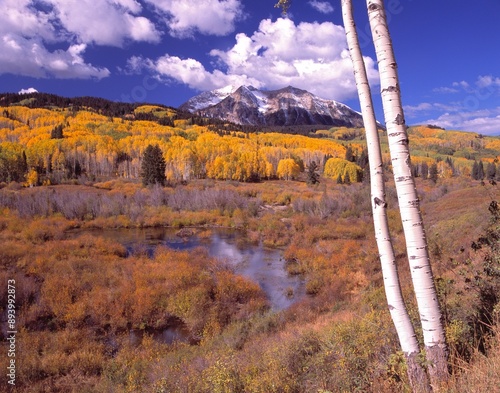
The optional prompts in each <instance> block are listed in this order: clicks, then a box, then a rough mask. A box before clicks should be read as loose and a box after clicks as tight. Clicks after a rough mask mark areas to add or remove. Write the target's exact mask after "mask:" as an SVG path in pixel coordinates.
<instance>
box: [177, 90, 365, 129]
mask: <svg viewBox="0 0 500 393" xmlns="http://www.w3.org/2000/svg"><path fill="white" fill-rule="evenodd" d="M179 109H181V110H187V111H189V112H192V113H196V114H198V115H200V116H206V117H212V118H219V119H221V120H226V121H231V122H233V123H236V124H248V125H255V126H263V125H267V126H290V125H330V126H346V127H363V120H362V118H361V115H360V114H359V113H358V112H356V111H354V110H352V109H351V108H349V107H348V106H346V105H344V104H341V103H339V102H336V101H333V100H325V99H323V98H320V97H317V96H315V95H314V94H312V93H310V92H308V91H306V90H302V89H298V88H296V87H293V86H287V87H284V88H282V89H279V90H259V89H257V88H255V87H253V86H239V87H238V88H236V89H235V86H227V87H224V88H221V89H217V90H212V91H209V92H204V93H202V94H200V95H198V96H196V97H193V98H191V99H190V100H188V101H187V102H186V103H184V104H182V105H181V106H180V107H179Z"/></svg>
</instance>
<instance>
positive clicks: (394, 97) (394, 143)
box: [367, 0, 449, 389]
mask: <svg viewBox="0 0 500 393" xmlns="http://www.w3.org/2000/svg"><path fill="white" fill-rule="evenodd" d="M367 5H368V16H369V20H370V26H371V30H372V35H373V42H374V45H375V51H376V54H377V60H378V64H379V72H380V84H381V86H380V88H381V95H382V103H383V108H384V116H385V121H386V127H387V135H388V139H389V149H390V153H391V161H392V165H393V171H394V179H395V183H396V190H397V194H398V201H399V209H400V212H401V219H402V222H403V229H404V234H405V239H406V248H407V253H408V259H409V264H410V270H411V277H412V281H413V286H414V289H415V295H416V298H417V305H418V310H419V314H420V320H421V323H422V329H423V335H424V344H425V349H426V357H427V360H428V363H429V366H428V368H429V375H430V378H431V384H432V386H433V388H436V389H438V388H439V386H440V385H441V384H442V383H443V382H444V381H446V380H447V379H448V377H449V374H448V362H447V359H448V349H447V346H446V341H445V333H444V328H443V324H442V320H441V316H442V314H441V310H440V307H439V302H438V297H437V293H436V287H435V284H434V279H433V275H432V270H431V264H430V259H429V252H428V248H427V239H426V236H425V231H424V226H423V222H422V215H421V213H420V206H419V200H418V196H417V190H416V187H415V180H414V178H413V175H412V172H411V164H410V151H409V147H408V142H409V141H408V135H407V133H406V124H405V119H404V114H403V108H402V104H401V94H400V88H399V82H398V74H397V64H396V60H395V58H394V52H393V48H392V42H391V38H390V35H389V30H388V27H387V20H386V15H385V9H384V4H383V1H382V0H367Z"/></svg>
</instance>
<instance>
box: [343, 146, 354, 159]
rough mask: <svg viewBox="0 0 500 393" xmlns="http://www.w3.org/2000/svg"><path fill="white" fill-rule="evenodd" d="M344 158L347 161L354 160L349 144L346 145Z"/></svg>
mask: <svg viewBox="0 0 500 393" xmlns="http://www.w3.org/2000/svg"><path fill="white" fill-rule="evenodd" d="M345 160H346V161H349V162H354V161H356V157H354V154H353V152H352V147H351V146H347V149H346V151H345Z"/></svg>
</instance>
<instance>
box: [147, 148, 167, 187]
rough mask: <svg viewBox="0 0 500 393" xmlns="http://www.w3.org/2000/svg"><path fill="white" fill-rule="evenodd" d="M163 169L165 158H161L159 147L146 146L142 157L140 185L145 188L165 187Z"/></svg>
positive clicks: (161, 153)
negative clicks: (151, 185)
mask: <svg viewBox="0 0 500 393" xmlns="http://www.w3.org/2000/svg"><path fill="white" fill-rule="evenodd" d="M165 168H166V164H165V158H163V152H162V151H161V149H160V147H159V146H158V145H154V146H152V145H148V146H147V147H146V150H145V151H144V155H143V157H142V164H141V177H142V184H144V185H145V186H147V185H150V184H161V185H165V182H166V177H165Z"/></svg>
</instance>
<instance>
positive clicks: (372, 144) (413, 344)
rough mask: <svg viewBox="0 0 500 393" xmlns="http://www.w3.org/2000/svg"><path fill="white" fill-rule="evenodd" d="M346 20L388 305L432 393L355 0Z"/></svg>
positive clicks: (414, 369)
mask: <svg viewBox="0 0 500 393" xmlns="http://www.w3.org/2000/svg"><path fill="white" fill-rule="evenodd" d="M341 3H342V17H343V20H344V28H345V32H346V37H347V45H348V47H349V53H350V56H351V60H352V64H353V69H354V77H355V80H356V88H357V90H358V95H359V102H360V106H361V114H362V116H363V123H364V126H365V133H366V141H367V145H368V159H369V165H370V185H371V205H372V212H373V225H374V228H375V240H376V242H377V247H378V251H379V255H380V264H381V267H382V275H383V278H384V288H385V294H386V298H387V304H388V307H389V311H390V314H391V318H392V320H393V322H394V326H395V328H396V332H397V334H398V338H399V342H400V345H401V349H402V351H403V353H404V355H405V359H406V363H407V366H408V378H409V380H410V385H411V387H412V390H413V391H414V392H430V386H429V381H428V378H427V375H426V373H425V370H424V369H423V367H422V366H421V365H420V364H418V362H417V355H418V353H419V346H418V342H417V337H416V335H415V330H414V328H413V325H412V323H411V320H410V316H409V315H408V311H407V309H406V305H405V303H404V300H403V295H402V292H401V287H400V283H399V276H398V270H397V265H396V258H395V255H394V249H393V246H392V240H391V236H390V232H389V223H388V219H387V203H386V202H385V184H384V172H383V165H382V153H381V151H380V140H379V136H378V131H377V122H376V119H375V112H374V110H373V103H372V98H371V91H370V85H369V83H368V76H367V74H366V68H365V62H364V60H363V56H362V53H361V49H360V47H359V40H358V35H357V32H356V26H355V23H354V17H353V13H352V0H342V2H341Z"/></svg>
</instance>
